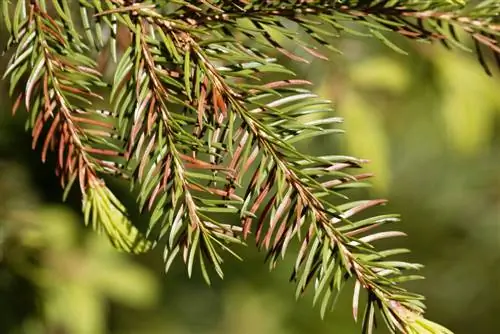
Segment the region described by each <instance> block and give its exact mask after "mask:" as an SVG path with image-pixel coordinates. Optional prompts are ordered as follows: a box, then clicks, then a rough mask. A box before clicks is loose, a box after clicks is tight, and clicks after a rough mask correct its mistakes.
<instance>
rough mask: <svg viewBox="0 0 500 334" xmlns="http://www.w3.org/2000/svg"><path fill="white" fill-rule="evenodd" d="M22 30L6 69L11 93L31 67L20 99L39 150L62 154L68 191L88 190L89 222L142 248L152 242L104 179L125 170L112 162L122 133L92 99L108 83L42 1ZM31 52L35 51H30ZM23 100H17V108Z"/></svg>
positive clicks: (115, 239) (127, 246) (124, 245)
mask: <svg viewBox="0 0 500 334" xmlns="http://www.w3.org/2000/svg"><path fill="white" fill-rule="evenodd" d="M19 29H20V30H19V32H18V34H17V39H18V41H19V42H18V47H17V50H16V52H15V54H14V55H13V57H12V58H11V61H10V62H9V65H8V68H7V70H6V73H5V75H9V74H11V91H13V89H14V88H15V87H16V86H17V85H19V83H20V82H21V81H20V80H19V79H20V77H21V76H22V75H23V74H24V73H25V72H27V73H30V72H31V73H30V74H29V78H28V79H27V83H26V87H25V89H24V90H23V92H21V93H20V95H19V96H18V98H17V100H18V101H21V99H24V101H25V107H26V110H28V111H29V112H30V113H31V118H30V121H29V124H28V126H29V127H30V128H31V129H32V132H33V148H35V147H36V146H37V143H38V142H39V141H43V144H42V161H43V162H45V160H46V156H47V153H48V151H49V150H53V151H55V152H56V153H57V157H58V159H57V169H56V174H58V175H59V176H60V179H61V185H62V187H63V188H65V196H66V195H67V193H68V192H69V191H70V189H71V186H72V185H73V184H74V182H75V181H78V184H79V188H80V191H81V193H82V206H83V211H84V217H85V223H86V224H91V225H92V226H93V227H94V229H95V230H97V231H99V232H105V233H106V234H107V235H108V236H109V238H110V240H111V242H112V243H113V244H114V245H115V246H116V247H117V248H119V249H123V250H126V251H132V252H143V251H146V250H148V249H149V248H150V246H151V244H150V243H149V242H147V241H145V240H143V239H142V237H141V235H140V233H139V232H138V231H137V229H135V227H133V225H132V224H131V222H130V221H129V220H128V219H127V217H126V213H125V208H124V206H123V205H122V204H121V203H120V201H119V200H118V199H117V198H116V197H115V195H114V194H113V193H112V192H111V191H110V190H109V189H108V188H107V186H106V184H105V183H104V180H102V179H101V178H100V177H99V174H103V173H107V174H109V173H111V174H115V173H119V172H120V168H119V166H118V164H117V163H116V162H115V161H114V158H115V157H116V156H117V155H119V150H118V149H117V147H116V146H115V147H113V145H110V142H109V139H110V138H113V137H114V136H116V135H115V134H114V133H113V125H112V124H111V123H109V122H108V121H106V120H105V119H102V117H99V115H98V113H97V111H96V110H93V109H89V108H84V107H81V106H80V105H82V104H86V105H92V102H91V99H95V98H101V97H100V96H99V95H97V94H96V93H94V92H93V91H92V89H95V88H96V87H99V86H102V85H103V83H102V82H101V81H100V74H99V73H98V72H96V71H95V70H94V69H93V67H94V66H95V64H94V62H93V61H92V60H91V59H89V58H87V57H85V56H83V55H80V54H79V51H80V50H81V48H78V47H77V48H76V50H75V48H74V45H76V46H80V47H81V46H82V44H81V43H78V42H77V41H75V40H73V41H72V42H71V43H70V42H69V41H68V35H67V33H68V32H67V31H66V32H65V31H64V30H63V26H62V25H61V24H60V22H58V21H56V20H55V19H54V18H53V17H51V16H50V15H49V14H48V13H47V12H46V11H45V10H44V9H43V8H42V7H40V6H39V5H38V4H37V3H34V4H31V5H29V7H27V10H26V15H25V17H24V21H23V22H22V25H20V27H19ZM27 52H30V53H31V55H30V56H25V55H26V54H27ZM19 106H20V103H16V104H15V106H14V107H15V108H14V112H15V110H16V109H17V108H18V107H19Z"/></svg>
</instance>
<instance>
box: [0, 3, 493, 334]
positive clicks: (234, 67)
mask: <svg viewBox="0 0 500 334" xmlns="http://www.w3.org/2000/svg"><path fill="white" fill-rule="evenodd" d="M2 11H3V18H4V22H5V24H6V27H7V29H8V31H9V33H10V40H9V45H8V46H9V48H10V49H14V50H13V54H12V56H11V60H10V62H9V64H8V66H7V69H6V72H5V76H4V77H8V78H9V80H10V84H11V89H10V92H11V94H16V95H17V99H16V102H15V104H14V108H13V111H14V112H15V111H16V110H17V109H19V108H20V107H21V106H22V105H24V106H25V108H26V110H27V111H28V112H29V119H28V121H27V127H28V128H29V129H30V130H31V131H32V134H33V146H34V147H35V146H36V144H37V143H38V142H41V143H42V145H41V146H42V160H44V161H45V159H46V155H47V153H48V151H54V152H55V153H56V154H55V159H56V161H57V170H56V173H57V174H58V175H59V176H60V179H61V184H62V187H63V188H64V189H65V194H67V193H68V192H69V190H70V189H71V186H72V184H74V182H75V181H77V182H78V184H79V188H80V191H81V193H82V200H83V211H84V217H85V222H86V223H87V224H91V225H92V226H93V227H94V228H95V229H96V230H98V231H103V232H105V233H106V234H107V235H108V237H109V238H110V240H111V242H112V243H113V244H114V245H115V246H117V247H118V248H120V249H123V250H126V251H133V252H140V251H146V250H148V249H149V248H151V247H153V246H156V247H163V248H164V257H165V266H166V270H168V269H169V267H170V265H171V264H172V263H173V261H174V259H175V258H176V257H177V256H178V255H180V256H181V257H182V258H183V260H184V262H185V263H186V265H187V270H188V274H189V275H191V273H192V271H193V269H194V266H195V264H196V263H198V265H199V267H200V268H201V272H202V275H203V277H204V278H205V280H206V281H207V282H208V283H209V282H210V268H212V269H213V270H215V272H216V273H217V274H218V275H219V276H221V277H222V276H223V269H222V262H223V257H222V254H223V253H226V252H227V253H230V254H232V255H234V256H236V257H237V255H236V253H234V251H233V250H232V245H233V244H238V243H244V241H245V240H246V239H247V238H248V236H249V235H251V234H254V235H255V239H256V243H257V246H258V247H259V248H261V249H266V250H267V260H268V261H269V263H270V267H271V268H274V267H275V266H276V265H277V264H278V262H279V261H280V259H282V258H283V257H284V256H285V254H286V253H287V250H288V247H289V245H290V244H291V242H292V240H297V242H298V244H299V251H298V254H297V258H296V261H295V266H294V268H293V272H292V276H291V279H292V280H293V281H295V282H296V283H297V296H300V295H301V294H302V293H304V292H305V291H306V289H307V287H308V286H310V285H312V286H313V287H312V288H313V289H314V303H320V305H321V307H320V308H321V313H322V314H324V313H325V312H326V310H327V309H330V308H331V307H332V306H333V304H334V303H335V300H336V298H337V296H338V294H339V293H340V292H341V290H342V288H343V286H344V285H345V283H346V282H348V281H350V280H352V281H353V282H354V293H353V315H354V318H355V319H358V309H359V308H360V304H361V303H362V302H361V301H360V300H361V298H362V297H361V291H362V290H364V291H366V298H367V301H366V302H365V303H364V304H365V305H366V306H365V308H364V315H363V320H362V324H363V325H362V328H363V332H366V333H371V332H372V331H373V328H374V327H375V324H376V322H375V318H376V316H375V310H376V309H378V310H379V311H380V312H379V313H380V315H381V317H382V319H383V320H384V321H385V323H386V324H387V327H388V328H389V329H390V330H391V331H392V332H398V331H399V332H403V333H428V332H431V333H449V331H448V330H447V329H445V328H443V327H441V326H439V325H437V324H435V323H432V322H430V321H428V320H426V319H425V318H423V316H422V314H423V312H424V304H423V303H422V299H423V297H422V296H420V295H417V294H414V293H411V292H408V291H407V290H406V289H404V288H403V287H402V286H401V283H403V282H406V281H409V280H414V279H419V278H421V277H420V276H416V275H413V274H411V273H409V271H412V270H415V269H419V268H420V265H418V264H413V263H407V262H403V261H395V260H392V259H391V257H392V256H395V255H400V254H402V253H405V252H407V250H406V249H388V250H379V249H377V248H375V247H374V245H373V243H374V242H375V241H377V240H380V239H386V238H392V237H397V236H402V235H404V234H403V233H401V232H398V231H387V230H386V231H383V232H377V231H376V230H375V229H376V228H378V227H380V226H382V225H386V224H391V223H394V222H397V221H398V217H397V216H396V215H379V216H372V217H369V218H356V217H358V216H359V213H365V212H366V211H368V209H370V208H372V207H374V206H378V205H381V204H384V203H385V201H384V200H365V201H353V200H350V199H349V198H348V197H347V196H346V194H344V190H346V189H349V188H357V187H363V186H366V183H365V182H364V179H366V178H367V177H369V176H370V175H369V174H363V173H361V174H356V173H355V172H353V170H356V169H357V168H360V167H361V165H362V164H363V162H364V161H363V160H360V159H356V158H352V157H347V156H341V155H329V156H314V155H311V154H308V153H307V152H302V151H301V150H299V149H298V148H297V147H298V146H297V145H296V144H297V143H299V142H301V141H303V140H308V139H311V138H314V137H317V136H323V135H328V134H333V133H338V132H340V130H339V129H338V128H336V127H335V126H336V124H337V123H339V122H340V121H341V120H340V119H338V118H336V117H331V112H332V105H331V103H330V101H328V100H325V99H322V98H321V97H319V96H317V95H316V94H314V93H313V92H312V91H311V90H310V89H308V88H307V87H308V85H309V84H310V83H309V82H307V81H305V80H300V79H295V78H293V76H294V74H293V72H292V71H290V69H288V68H286V67H285V66H283V65H282V64H279V63H278V62H277V61H276V59H274V58H273V57H272V56H271V54H273V51H274V50H278V51H279V52H281V53H282V54H284V55H286V56H288V57H289V58H291V59H293V60H298V61H306V59H304V58H303V57H301V56H299V55H295V54H293V53H292V52H291V51H290V50H288V49H287V45H290V44H293V45H300V46H301V47H302V48H303V49H304V50H305V51H306V52H307V53H309V54H310V55H312V56H315V57H319V58H324V59H326V56H325V55H324V54H323V52H322V51H320V50H319V48H318V46H317V44H319V46H324V47H326V48H330V49H333V47H332V46H331V44H330V42H331V40H332V39H333V38H335V37H337V36H339V35H340V34H343V33H350V34H356V35H362V36H374V37H376V38H379V39H380V40H382V41H383V42H384V43H385V44H387V45H389V46H390V47H392V48H394V49H396V50H398V51H400V49H399V48H398V47H397V46H396V45H395V44H394V43H393V42H392V41H390V40H389V39H388V37H387V36H386V35H387V34H389V33H397V34H399V35H402V36H404V37H408V38H412V39H418V40H422V41H440V42H442V43H443V44H445V45H446V46H454V47H459V48H461V49H468V47H469V44H472V45H473V46H475V48H476V50H477V52H476V53H477V55H478V59H479V61H480V62H481V64H482V65H483V67H484V68H485V69H486V71H488V72H490V69H489V67H488V65H487V64H488V63H489V59H488V57H489V56H488V55H487V51H489V52H490V53H491V54H492V55H493V57H492V59H496V61H497V62H498V63H500V61H499V58H500V45H499V34H500V26H499V15H500V4H499V3H498V1H491V0H490V1H481V2H476V3H473V4H470V5H463V4H460V3H452V2H450V1H411V0H408V1H394V0H392V1H389V0H378V1H333V0H332V1H314V0H296V1H251V0H247V1H244V0H240V1H215V0H213V1H209V0H199V1H180V0H177V1H129V0H104V1H100V0H79V1H69V0H51V1H49V0H47V1H45V0H31V1H21V0H19V1H3V2H2ZM78 13H79V15H78ZM459 31H461V32H459ZM303 35H305V36H309V41H307V39H308V38H305V37H304V38H302V36H303ZM464 36H468V37H469V39H470V40H471V42H470V43H469V42H467V41H466V39H465V37H464ZM120 38H121V39H123V40H124V41H125V42H123V41H120ZM315 44H316V45H315ZM120 45H122V47H119V46H120ZM106 50H109V54H110V55H111V57H112V59H114V60H116V61H117V62H116V64H115V65H111V66H112V68H113V80H112V82H110V83H106V82H105V80H104V79H103V78H102V76H103V73H101V72H102V71H103V68H102V66H101V65H100V64H97V62H96V61H95V59H98V58H99V56H97V55H96V54H97V52H106ZM276 77H281V78H284V79H280V80H274V79H273V78H276ZM108 88H109V89H108ZM108 93H109V99H104V96H106V97H107V96H108ZM100 100H104V102H103V101H101V102H99V103H105V102H106V100H109V103H108V104H107V106H108V109H109V110H98V109H97V108H96V107H95V106H96V105H97V103H98V101H100ZM23 102H24V103H23ZM311 116H313V117H311ZM311 119H314V120H311ZM104 175H107V176H108V177H111V176H114V177H118V178H122V179H124V180H127V181H128V182H130V184H131V186H132V191H133V192H134V193H136V194H137V202H138V205H139V208H140V209H141V210H143V211H147V212H148V217H149V225H148V228H147V230H146V231H145V233H144V235H143V234H141V233H140V232H139V231H138V230H137V228H136V227H134V225H133V224H132V223H131V222H130V221H129V220H128V218H127V214H126V211H125V208H124V206H123V205H122V204H121V203H120V201H119V200H118V199H117V198H116V196H115V195H114V194H113V192H112V191H111V190H110V189H109V188H108V187H107V186H106V184H105V183H104V181H103V177H104ZM333 198H337V199H338V200H335V201H334V200H333ZM338 201H341V202H342V204H337V205H334V204H333V203H334V202H338ZM365 216H366V215H365ZM235 218H236V220H239V222H240V223H239V224H228V223H227V220H231V219H233V220H235Z"/></svg>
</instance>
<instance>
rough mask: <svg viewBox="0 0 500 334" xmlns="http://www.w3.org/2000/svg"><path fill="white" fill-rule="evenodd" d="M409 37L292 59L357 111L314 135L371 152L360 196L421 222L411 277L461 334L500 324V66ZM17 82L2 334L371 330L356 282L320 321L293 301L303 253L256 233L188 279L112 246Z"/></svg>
mask: <svg viewBox="0 0 500 334" xmlns="http://www.w3.org/2000/svg"><path fill="white" fill-rule="evenodd" d="M396 41H397V42H398V43H399V45H400V46H401V47H402V48H403V49H404V50H406V51H408V53H409V55H401V54H398V53H396V52H394V51H392V50H390V49H388V48H387V47H386V46H384V45H382V44H381V43H380V42H378V41H374V40H360V39H349V38H346V39H341V40H338V41H337V42H336V43H337V47H338V48H339V49H340V50H342V51H343V53H344V56H340V55H332V57H331V61H330V62H324V61H313V62H312V63H311V65H307V66H306V65H300V66H299V65H297V64H295V65H293V66H294V67H295V69H296V71H297V73H298V75H299V76H301V77H305V78H307V79H309V80H311V81H313V82H314V83H316V84H317V86H316V91H317V92H318V93H319V94H321V95H323V96H326V97H331V98H332V100H333V101H335V104H336V105H337V108H336V115H340V116H343V117H344V118H345V124H344V125H343V126H342V127H343V128H344V129H345V130H346V131H347V133H346V134H344V135H342V136H334V137H328V138H323V139H321V140H318V141H317V142H316V143H314V145H311V147H314V148H315V149H316V150H317V151H318V153H331V154H332V153H335V154H346V153H349V154H352V155H356V156H359V157H363V158H368V159H370V160H371V163H370V164H369V165H368V166H367V170H369V171H373V172H374V173H376V175H377V177H376V178H375V179H374V180H373V182H374V186H375V187H374V188H373V189H372V190H370V191H366V192H364V193H361V194H359V195H363V196H367V195H369V196H372V197H385V198H388V199H389V200H390V203H389V205H388V206H386V207H385V208H384V209H383V210H386V211H390V212H397V213H400V214H401V215H402V217H403V222H402V223H401V224H400V225H399V228H400V229H401V230H403V231H405V232H408V234H409V236H408V237H407V238H405V239H400V240H397V242H398V243H399V244H400V245H402V246H405V247H408V248H410V249H412V250H413V253H412V254H411V256H410V258H411V260H412V261H418V262H421V263H424V264H425V265H426V267H425V268H424V269H423V274H424V275H425V276H426V277H427V279H426V280H424V281H419V282H416V283H413V284H412V285H411V286H410V288H411V289H414V290H415V291H417V292H420V293H423V294H424V295H426V296H427V299H428V300H427V305H428V313H427V315H428V317H429V318H431V319H433V320H435V321H437V322H440V323H442V324H443V325H445V326H447V327H449V328H450V329H451V330H453V331H454V332H455V333H473V332H475V333H481V334H483V333H485V334H487V333H498V332H499V329H498V314H499V312H500V289H499V286H500V283H499V282H500V171H499V169H498V167H499V166H500V117H499V116H500V94H499V93H500V81H499V77H500V76H499V75H497V77H496V78H488V77H487V76H486V75H485V74H484V73H483V72H482V69H481V68H480V66H479V65H478V64H477V62H476V61H475V59H474V58H473V56H472V55H470V54H462V53H459V52H453V53H452V52H449V51H446V50H443V49H441V48H440V47H439V46H429V45H424V44H416V43H408V42H406V41H402V40H398V39H396ZM297 53H300V51H299V50H297ZM301 56H304V57H307V55H302V54H301ZM5 62H6V59H1V64H2V66H1V68H2V69H3V68H4V66H5ZM6 87H7V86H6V82H5V81H4V82H2V89H1V92H0V93H1V95H0V96H1V99H0V333H9V334H10V333H27V334H31V333H49V334H104V333H113V334H132V333H134V334H135V333H144V334H157V333H172V334H191V333H193V334H195V333H200V334H247V333H248V334H250V333H258V334H280V333H283V334H302V333H317V334H321V333H358V332H359V331H360V329H359V326H358V325H356V324H355V323H354V321H353V320H352V316H351V310H350V299H351V296H352V289H349V288H346V289H345V290H344V292H343V298H342V300H341V301H340V303H339V304H338V305H337V307H336V309H335V311H334V312H333V313H330V314H328V315H327V317H326V319H324V320H321V319H320V316H319V310H318V309H313V308H312V307H311V298H310V296H306V297H305V298H302V299H300V300H299V301H295V299H294V285H293V284H292V283H288V278H289V274H290V269H291V266H289V265H287V263H283V264H282V265H281V266H280V267H278V269H277V270H276V271H275V272H272V273H269V271H268V270H267V265H266V264H265V263H264V261H263V260H264V254H260V253H258V252H256V251H255V250H254V249H253V247H252V244H251V243H250V245H249V247H248V249H240V250H239V253H240V254H242V255H243V256H244V257H245V259H246V261H245V262H243V263H239V262H237V261H236V260H233V259H229V261H227V262H226V263H225V269H226V276H225V278H224V280H223V281H220V280H215V282H214V284H213V286H212V287H207V286H206V285H205V284H204V283H203V281H202V280H201V279H200V277H198V276H199V275H198V276H197V275H195V278H194V279H192V280H188V279H187V274H186V271H185V269H184V267H183V265H182V263H181V262H177V263H176V265H175V266H174V268H173V270H172V271H171V272H170V273H169V274H168V275H165V274H164V272H163V263H162V261H161V259H162V254H161V251H160V250H158V251H155V252H153V253H151V254H147V255H144V256H137V257H134V256H128V255H125V254H122V253H118V252H116V251H114V250H113V249H111V247H109V245H108V244H107V240H106V239H105V238H102V237H98V236H96V235H94V234H93V233H89V230H88V229H86V228H84V227H83V226H82V225H83V224H82V217H81V215H80V212H79V205H80V204H79V199H78V196H75V197H73V198H70V200H69V201H68V203H66V204H61V195H62V192H61V190H60V189H59V185H58V180H57V177H56V176H55V175H54V173H53V166H54V165H53V161H49V162H48V163H46V164H41V163H40V156H39V152H37V151H32V150H31V142H30V140H31V139H30V134H29V133H26V132H25V131H24V125H23V124H24V120H25V117H26V114H24V113H20V114H19V115H16V116H15V117H14V118H12V117H11V115H10V106H11V101H10V99H9V98H8V97H7V88H6ZM124 194H125V192H123V194H122V196H125V195H124ZM129 201H133V200H132V199H129ZM131 203H132V202H131ZM290 258H293V254H292V255H290ZM382 325H383V324H382ZM382 327H383V326H382ZM379 332H380V333H384V332H385V331H384V330H383V329H381V330H380V331H379Z"/></svg>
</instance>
